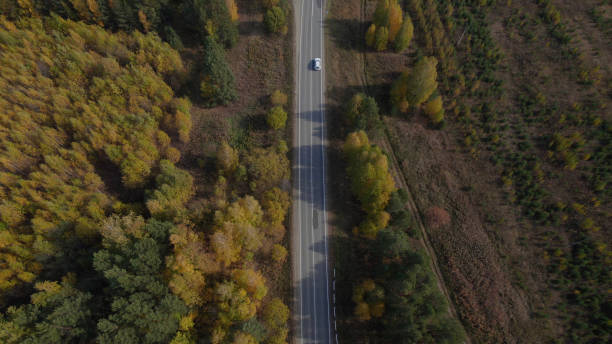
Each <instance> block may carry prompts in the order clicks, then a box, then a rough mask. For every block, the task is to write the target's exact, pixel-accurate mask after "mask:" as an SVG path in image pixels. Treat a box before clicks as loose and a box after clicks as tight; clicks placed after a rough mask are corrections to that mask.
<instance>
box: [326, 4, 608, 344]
mask: <svg viewBox="0 0 612 344" xmlns="http://www.w3.org/2000/svg"><path fill="white" fill-rule="evenodd" d="M408 2H409V1H405V2H402V1H400V4H402V6H404V3H408ZM423 2H426V1H423ZM434 2H435V1H434ZM438 2H439V1H438ZM552 3H553V4H554V5H555V6H556V8H558V10H559V12H560V14H561V18H562V19H561V20H562V22H563V23H566V25H567V28H568V31H570V32H571V33H572V34H573V35H574V37H575V38H574V40H573V41H572V42H571V43H570V44H569V45H568V46H569V47H570V48H575V49H576V50H577V51H578V52H579V53H580V55H579V57H578V58H576V59H567V58H563V57H562V48H560V47H559V44H557V43H556V42H555V40H554V39H553V37H552V36H551V32H550V25H549V24H548V23H547V22H546V20H545V19H543V18H542V14H541V13H542V11H543V9H542V7H541V6H539V5H538V4H537V2H536V1H528V0H512V1H508V2H506V1H498V4H497V5H493V6H492V7H491V8H490V9H489V10H488V11H487V16H486V20H485V22H486V23H485V24H486V26H487V27H488V29H489V31H490V36H491V38H492V40H493V42H494V43H495V45H496V46H497V47H498V48H499V49H500V52H501V53H502V56H503V58H502V59H501V61H500V63H499V66H500V67H499V68H498V69H497V71H496V72H495V75H494V76H495V78H496V79H498V80H502V82H503V91H502V94H501V95H500V97H495V96H487V95H483V93H484V90H486V88H487V87H488V86H490V84H487V83H485V82H482V83H481V86H480V89H474V90H473V91H472V92H470V91H469V87H468V90H463V91H462V92H460V93H459V95H458V96H454V95H451V94H450V93H451V92H449V91H451V90H452V88H451V90H443V92H442V94H443V97H444V100H445V104H446V108H447V111H446V121H445V124H446V125H445V127H444V128H443V129H442V130H437V129H434V128H432V126H431V125H430V124H429V123H428V120H427V118H426V116H424V115H423V114H420V113H419V112H418V111H415V112H413V113H410V114H408V116H385V118H384V122H385V124H386V133H385V135H383V137H380V138H378V139H377V140H376V142H377V143H378V144H379V145H381V146H382V147H383V148H384V149H385V150H387V152H388V153H389V155H390V156H391V157H392V158H393V159H391V161H393V162H395V163H396V165H395V168H396V170H397V171H401V175H396V180H398V179H401V181H400V182H399V183H398V182H396V183H397V184H398V185H402V183H401V182H405V184H406V185H407V188H408V189H409V191H410V194H411V195H412V198H413V199H414V203H415V206H416V209H417V212H418V215H420V216H423V214H424V212H425V210H427V209H429V208H430V207H431V206H439V207H441V208H444V209H446V210H447V211H448V212H449V213H450V214H451V218H452V223H451V225H450V226H446V227H442V228H439V229H437V230H432V229H426V230H427V237H428V239H429V240H428V244H430V245H431V248H433V251H432V252H433V253H434V261H436V260H437V263H438V266H439V268H440V271H441V273H442V276H443V282H444V284H445V285H446V287H447V288H448V290H449V296H450V300H451V303H452V304H453V305H454V306H455V308H456V311H457V313H458V314H459V318H460V319H461V321H462V323H463V325H464V327H465V328H466V330H467V331H468V334H469V336H470V338H471V341H472V342H475V343H541V342H553V341H554V340H556V339H559V342H572V341H571V340H569V339H567V338H564V337H563V336H564V335H567V333H568V328H569V327H570V325H569V321H571V320H572V317H571V316H568V314H567V312H568V310H569V312H574V311H576V312H579V310H578V308H577V307H576V306H575V305H567V300H566V297H565V296H564V289H563V288H559V289H557V290H555V288H551V286H550V284H549V283H550V280H551V279H554V278H555V276H557V274H556V273H554V272H553V273H551V272H550V269H551V266H555V265H551V264H555V263H554V261H555V258H550V254H551V252H552V251H553V250H558V251H555V252H560V253H559V254H560V255H559V257H568V256H571V248H572V247H573V246H572V240H574V239H573V238H574V235H576V234H575V229H576V228H577V227H578V226H579V225H580V223H581V222H582V221H583V219H584V218H585V217H589V218H591V219H593V220H594V222H595V223H597V224H598V225H599V226H600V229H601V230H599V231H591V232H589V233H588V234H587V235H588V236H589V238H592V240H593V241H594V242H600V243H601V242H603V243H604V244H608V246H609V244H610V236H609V230H610V228H609V223H610V216H611V206H610V194H609V192H607V193H606V192H603V193H602V192H594V191H593V187H592V185H591V184H590V183H589V181H588V178H589V176H590V173H591V168H592V167H593V166H595V165H597V164H598V162H596V161H591V160H589V159H579V162H578V164H577V167H576V169H574V170H572V169H566V168H565V169H564V168H563V163H562V162H559V161H557V160H555V159H551V158H548V157H547V150H550V149H551V148H550V147H548V144H549V142H550V136H551V135H552V134H553V133H555V132H559V133H562V134H563V135H566V136H568V135H570V134H572V133H575V132H580V133H582V134H583V135H584V136H585V138H587V139H586V141H587V143H586V144H585V145H584V147H582V148H581V150H580V151H579V153H577V154H579V155H580V156H584V154H588V153H591V152H592V151H593V150H594V149H595V147H597V144H598V143H597V140H595V139H593V136H592V135H594V134H591V132H590V130H595V129H592V128H589V127H588V126H586V125H584V123H588V121H589V120H591V117H588V116H587V114H586V112H587V110H586V109H585V110H584V111H583V112H584V114H582V113H580V112H581V111H580V110H581V109H584V108H585V107H584V105H581V104H588V103H589V101H591V100H597V101H598V102H599V105H598V107H597V108H595V109H590V110H589V111H588V112H589V113H590V114H589V116H591V115H592V116H598V117H600V118H602V119H603V120H607V121H610V120H611V118H610V117H611V116H610V111H609V108H610V105H611V102H610V100H611V99H610V88H609V86H610V77H611V75H610V70H609V61H611V59H610V54H611V49H610V47H611V44H610V34H609V29H608V30H607V31H606V29H605V27H604V28H603V29H602V27H601V25H597V24H596V23H595V22H594V21H593V16H592V14H591V12H590V11H591V9H592V8H596V7H597V8H601V10H602V12H603V13H604V14H603V15H604V16H606V15H607V18H608V20H609V18H610V8H609V5H603V6H599V4H600V3H601V1H595V0H593V1H569V0H568V1H561V0H559V1H556V0H555V1H552ZM375 4H376V2H375V1H366V0H361V1H360V0H351V1H343V2H342V3H340V2H338V1H332V2H331V5H330V6H329V9H330V11H329V15H328V26H327V35H328V40H327V56H326V57H327V61H329V62H328V64H327V66H328V69H327V79H328V97H327V100H328V108H329V109H330V111H331V115H330V118H331V119H332V121H336V122H335V124H334V122H332V123H331V124H330V126H331V127H332V129H330V132H331V134H332V138H333V139H334V141H333V144H332V151H333V150H334V149H335V150H336V151H337V150H338V149H339V147H340V144H341V140H342V139H343V138H344V137H345V136H346V134H347V133H345V132H342V131H341V130H339V129H337V128H339V127H340V123H341V120H340V117H341V116H342V113H341V109H340V106H341V105H342V104H343V103H345V102H346V101H347V100H348V99H349V98H350V96H352V95H353V94H354V93H355V92H361V91H366V92H367V93H368V94H370V95H372V96H375V98H376V99H377V101H378V103H379V106H380V107H381V113H383V114H390V113H391V111H390V108H389V105H388V102H387V99H388V92H389V87H390V83H391V82H392V81H393V80H395V79H396V78H397V76H398V75H399V73H400V72H401V71H403V70H404V69H405V68H407V67H409V66H411V65H413V64H414V61H415V60H416V58H417V56H418V55H420V54H425V53H424V52H425V51H426V49H424V48H423V47H422V42H423V37H422V33H420V32H419V31H418V26H417V25H416V24H415V37H416V40H413V42H412V43H411V48H410V49H409V50H408V51H407V52H406V53H403V54H395V53H392V52H382V53H375V52H371V51H367V50H366V49H365V48H364V46H365V44H364V42H363V33H365V30H366V28H367V25H369V21H370V20H371V15H372V13H373V10H374V7H375ZM438 10H439V13H440V16H441V17H443V15H442V10H441V9H438ZM442 19H443V21H446V19H445V18H444V17H443V18H442ZM413 20H414V19H413ZM462 31H463V27H461V26H460V25H459V24H457V27H456V28H455V29H454V30H452V31H447V32H446V35H447V37H448V38H449V41H450V42H452V43H451V44H452V45H453V46H454V47H455V49H456V50H457V52H458V54H457V56H456V57H455V59H456V62H457V63H458V65H461V64H462V63H463V60H464V59H465V58H466V56H467V52H466V50H465V49H466V47H465V45H466V43H465V42H466V40H467V38H466V37H463V39H462V41H461V42H462V43H461V44H459V45H457V44H456V43H457V42H458V40H459V38H460V37H461V36H462ZM425 55H428V54H425ZM434 55H435V54H434ZM597 66H599V69H596V68H595V67H597ZM581 71H587V76H588V78H589V79H591V80H595V82H592V83H590V82H581V80H580V78H581ZM438 75H439V77H438V79H439V80H441V79H444V78H445V77H446V76H445V75H444V74H442V73H441V72H440V71H439V74H438ZM583 75H584V74H583ZM597 79H599V81H597ZM481 91H482V92H481ZM521 96H522V97H527V98H529V99H534V98H535V99H539V102H536V103H535V105H529V106H531V107H529V106H527V105H525V102H524V101H523V100H521V99H522V98H521ZM483 100H484V101H487V102H489V103H490V104H491V105H493V106H494V110H495V111H497V113H498V117H497V118H496V119H494V120H493V121H492V122H489V123H487V124H486V125H481V122H479V121H480V116H481V114H480V113H478V111H474V110H472V111H471V113H466V111H465V109H466V107H471V106H473V105H476V104H478V102H479V101H483ZM576 104H578V106H577V105H576ZM455 107H456V108H457V110H456V111H455ZM577 109H578V110H577ZM530 111H533V112H535V115H533V116H535V117H536V119H532V118H530V117H529V114H528V113H530ZM547 111H548V112H547ZM573 113H576V115H572V114H573ZM543 114H546V115H543ZM563 114H567V115H568V117H571V116H576V117H578V118H579V119H578V120H576V121H577V123H581V124H580V125H575V126H573V127H571V126H569V125H568V126H565V125H562V124H561V123H563V121H562V120H560V119H561V118H565V117H562V115H563ZM538 116H545V118H543V119H542V118H540V117H538ZM581 116H583V117H581ZM580 119H582V122H580ZM334 125H336V129H333V128H334ZM504 127H505V129H504ZM491 131H492V132H493V133H499V136H500V139H499V140H500V141H501V143H502V146H503V147H504V148H505V149H506V150H505V151H504V150H502V149H498V147H497V146H495V145H491V144H490V142H492V141H491V137H492V134H491ZM468 135H472V136H471V137H472V138H474V143H473V144H470V145H466V140H465V138H466V136H468ZM523 146H525V147H528V148H527V149H526V152H527V153H529V154H532V155H533V156H535V157H536V159H537V160H536V161H538V162H540V165H539V167H538V169H539V170H540V172H539V173H541V175H540V176H539V177H538V185H539V187H541V188H542V189H543V190H545V193H546V194H547V195H548V196H547V198H545V199H546V200H549V202H551V203H554V202H563V203H565V204H568V205H570V204H572V203H579V204H583V205H585V208H586V211H585V214H579V213H578V212H574V211H571V210H569V208H567V209H565V208H564V210H562V211H559V212H554V213H553V214H552V215H551V217H550V219H551V220H550V221H548V222H546V223H542V224H539V223H538V222H537V221H534V220H533V219H532V218H530V217H529V216H527V215H526V209H525V207H523V206H521V205H520V204H519V203H520V202H519V201H520V199H518V200H517V189H515V187H520V184H521V181H520V180H515V182H514V184H512V185H510V186H508V185H507V184H506V185H504V183H502V178H501V177H502V174H503V173H504V166H503V164H497V165H496V164H494V163H492V162H491V161H492V160H493V159H495V158H497V157H499V156H500V155H502V154H505V153H501V152H508V154H510V153H512V152H519V151H521V150H522V147H523ZM391 147H392V148H391ZM336 154H338V153H337V152H336ZM338 155H339V154H338ZM331 156H332V154H330V157H331ZM335 161H340V162H339V163H337V164H335V166H334V162H335ZM330 164H331V167H332V172H331V173H333V175H332V178H335V179H336V180H341V179H342V178H345V177H343V168H344V167H343V165H342V163H341V159H331V162H330ZM517 183H518V185H517ZM347 185H348V184H347V183H346V181H345V182H344V183H341V182H339V183H338V184H337V187H335V188H334V189H333V190H332V192H333V197H334V198H333V199H334V200H335V202H334V203H333V205H334V207H335V209H334V210H335V211H336V212H337V213H341V214H346V213H347V212H349V211H355V210H354V209H351V207H350V205H346V204H347V202H346V201H345V200H346V199H350V197H351V196H350V193H349V191H348V186H347ZM608 188H609V186H608ZM336 217H341V216H339V215H337V216H336ZM355 221H356V220H353V221H350V220H347V219H342V220H338V221H337V223H336V226H335V229H336V232H335V234H336V236H337V237H338V238H339V240H338V242H337V243H336V246H335V247H336V252H340V251H341V252H342V253H337V257H336V260H337V264H339V266H341V267H345V266H346V265H344V264H347V262H349V261H350V257H351V255H354V254H356V253H355V252H350V250H349V252H347V250H346V247H343V246H342V240H341V239H342V238H343V237H347V236H348V235H350V228H351V227H352V226H353V225H354V224H355ZM551 233H554V234H551ZM426 244H427V242H426ZM427 246H428V245H426V247H427ZM343 248H344V250H343ZM604 250H605V249H604ZM602 252H605V251H602ZM605 254H606V253H602V255H605ZM608 263H609V262H606V263H602V264H608ZM604 269H605V268H604ZM347 270H349V272H348V275H347V276H345V277H344V278H345V282H346V283H350V282H349V281H350V280H351V275H350V274H351V272H350V269H347ZM561 271H562V270H561ZM339 278H342V277H339ZM339 282H342V280H339ZM340 285H341V286H339V288H344V289H340V290H341V291H343V292H344V293H347V294H348V295H349V296H345V297H344V298H342V297H341V298H340V299H339V307H340V312H339V314H340V316H339V325H340V324H341V326H340V329H339V331H340V334H341V335H342V336H343V337H344V338H345V340H349V339H354V338H351V337H350V328H351V327H353V326H358V325H357V324H356V323H355V320H352V319H351V316H352V307H353V305H352V303H351V300H350V287H351V286H350V284H349V285H344V286H343V287H342V283H340ZM601 292H603V293H605V291H604V290H601ZM572 314H574V313H572ZM575 314H579V313H575ZM582 340H583V341H584V342H597V341H592V340H596V339H595V338H587V337H585V338H582Z"/></svg>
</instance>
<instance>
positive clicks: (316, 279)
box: [291, 0, 335, 344]
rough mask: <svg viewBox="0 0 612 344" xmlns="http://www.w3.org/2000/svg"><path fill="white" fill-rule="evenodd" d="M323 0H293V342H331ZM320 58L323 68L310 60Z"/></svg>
mask: <svg viewBox="0 0 612 344" xmlns="http://www.w3.org/2000/svg"><path fill="white" fill-rule="evenodd" d="M323 4H324V3H323V0H294V8H295V26H296V31H295V32H296V34H295V38H296V65H295V66H296V93H297V102H296V103H297V104H296V106H297V112H296V113H297V118H296V121H295V131H294V147H295V156H294V166H293V175H294V176H295V177H296V178H294V185H293V200H294V201H293V228H292V231H293V232H292V256H291V257H292V264H293V282H294V288H295V293H294V296H295V302H294V309H293V312H294V313H293V314H294V338H295V342H296V343H300V344H301V343H333V342H335V340H334V341H332V338H334V339H335V336H333V335H332V320H331V316H330V315H331V312H330V311H331V310H332V305H331V304H330V300H331V298H330V296H331V294H330V283H329V282H330V274H329V272H330V271H329V262H328V242H327V234H328V233H327V222H326V220H327V215H326V212H325V186H326V180H325V170H326V166H325V148H326V147H325V144H326V140H325V111H324V105H325V101H324V93H325V89H324V73H325V56H324V54H323V45H324V40H323V17H324V14H323V11H324V5H323ZM316 57H319V58H321V67H322V70H321V71H314V70H313V68H312V66H313V62H312V61H313V59H314V58H316Z"/></svg>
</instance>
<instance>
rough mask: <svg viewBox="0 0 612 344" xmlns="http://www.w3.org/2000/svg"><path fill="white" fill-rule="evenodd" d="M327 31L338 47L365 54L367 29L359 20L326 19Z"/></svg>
mask: <svg viewBox="0 0 612 344" xmlns="http://www.w3.org/2000/svg"><path fill="white" fill-rule="evenodd" d="M325 30H326V31H327V32H329V33H330V36H331V39H332V40H333V42H334V43H335V44H336V46H338V47H340V48H341V49H344V50H348V51H356V52H359V53H363V52H365V51H366V47H365V29H364V26H363V24H362V23H361V22H360V21H359V20H357V19H326V20H325Z"/></svg>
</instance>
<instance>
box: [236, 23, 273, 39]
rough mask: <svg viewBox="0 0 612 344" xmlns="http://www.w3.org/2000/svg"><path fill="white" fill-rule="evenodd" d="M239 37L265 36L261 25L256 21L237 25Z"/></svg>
mask: <svg viewBox="0 0 612 344" xmlns="http://www.w3.org/2000/svg"><path fill="white" fill-rule="evenodd" d="M238 33H239V34H240V36H263V35H265V34H266V32H265V30H264V27H263V24H262V23H261V22H259V21H256V20H251V21H240V22H239V23H238Z"/></svg>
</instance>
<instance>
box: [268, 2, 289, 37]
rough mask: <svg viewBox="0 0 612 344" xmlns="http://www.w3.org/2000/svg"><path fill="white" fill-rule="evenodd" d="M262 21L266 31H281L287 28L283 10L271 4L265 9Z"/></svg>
mask: <svg viewBox="0 0 612 344" xmlns="http://www.w3.org/2000/svg"><path fill="white" fill-rule="evenodd" d="M264 23H265V25H266V28H267V29H268V32H271V33H283V32H286V30H287V20H286V18H285V11H283V9H282V8H280V7H278V6H273V7H272V8H270V9H269V10H267V11H266V14H265V15H264Z"/></svg>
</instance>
